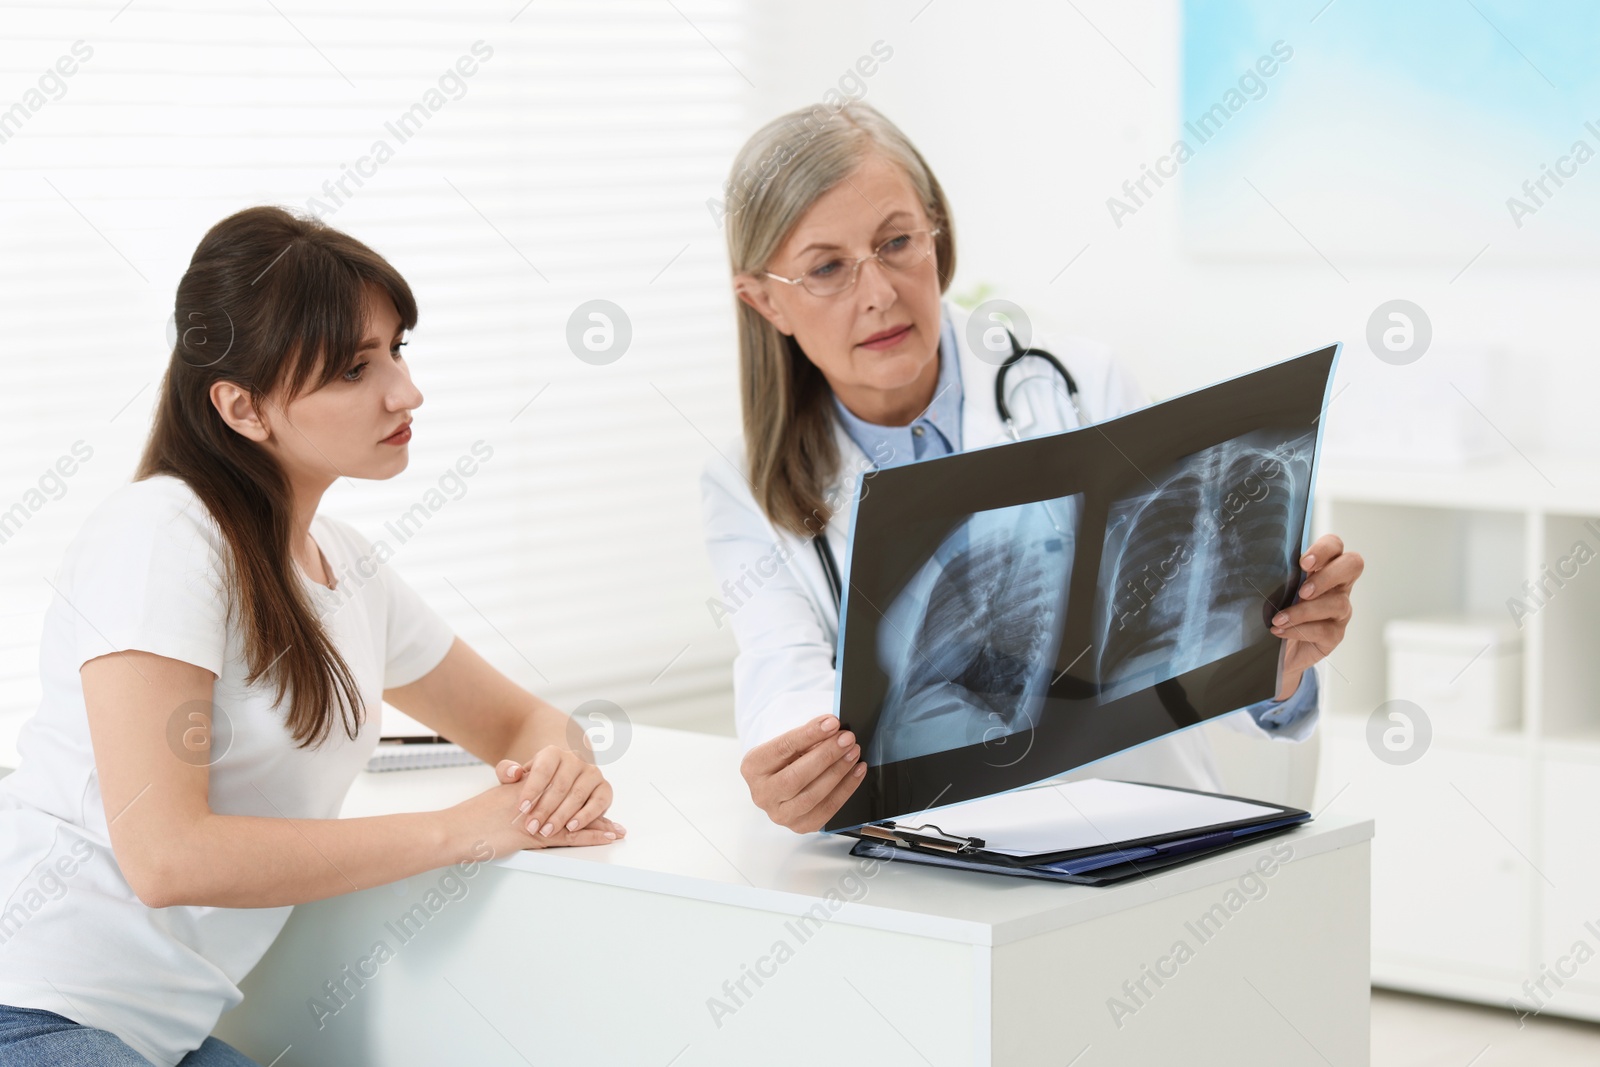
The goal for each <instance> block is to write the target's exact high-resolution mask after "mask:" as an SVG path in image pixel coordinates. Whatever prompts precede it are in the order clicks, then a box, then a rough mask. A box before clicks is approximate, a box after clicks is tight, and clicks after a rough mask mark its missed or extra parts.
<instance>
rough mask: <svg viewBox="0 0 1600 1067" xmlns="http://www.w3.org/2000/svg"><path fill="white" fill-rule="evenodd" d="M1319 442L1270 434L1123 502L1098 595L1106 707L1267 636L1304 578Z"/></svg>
mask: <svg viewBox="0 0 1600 1067" xmlns="http://www.w3.org/2000/svg"><path fill="white" fill-rule="evenodd" d="M1315 442H1316V435H1315V433H1314V432H1311V433H1306V434H1304V435H1301V436H1297V437H1295V438H1292V439H1285V436H1284V434H1283V433H1281V432H1274V431H1267V430H1258V431H1255V432H1253V433H1249V434H1246V435H1244V436H1242V437H1236V438H1234V439H1232V440H1230V441H1224V442H1222V443H1221V444H1218V445H1214V446H1212V447H1211V448H1207V449H1204V450H1202V451H1199V452H1195V453H1193V454H1191V455H1188V456H1185V457H1184V458H1183V459H1180V460H1178V461H1177V462H1176V463H1174V464H1173V465H1172V467H1170V468H1169V469H1168V470H1166V471H1165V472H1164V473H1163V474H1162V476H1160V477H1159V478H1157V479H1156V484H1155V485H1154V486H1149V485H1147V486H1146V490H1145V491H1143V492H1140V493H1138V494H1136V495H1133V496H1126V497H1123V498H1121V499H1119V500H1117V501H1116V502H1114V503H1113V504H1112V505H1111V508H1110V512H1109V514H1108V515H1107V517H1106V531H1105V540H1104V550H1103V552H1102V555H1101V558H1100V575H1099V581H1098V582H1097V583H1096V584H1097V592H1096V597H1095V605H1096V608H1095V621H1096V628H1097V631H1098V633H1099V635H1100V643H1099V650H1098V651H1099V665H1098V676H1099V681H1100V687H1101V690H1100V699H1101V702H1102V703H1105V702H1109V701H1112V700H1116V699H1117V698H1118V697H1121V696H1124V695H1126V694H1128V693H1131V692H1133V691H1135V690H1137V689H1143V688H1145V687H1148V686H1152V685H1156V684H1157V683H1160V682H1164V681H1166V680H1167V679H1169V678H1176V677H1178V676H1179V675H1181V674H1184V673H1185V672H1187V671H1190V670H1193V669H1195V668H1197V667H1200V666H1202V665H1204V664H1206V663H1209V662H1211V661H1213V660H1216V659H1220V658H1221V657H1223V656H1225V655H1227V654H1229V653H1230V652H1233V651H1235V650H1236V649H1239V648H1242V647H1244V646H1246V645H1248V644H1249V643H1250V642H1251V641H1253V640H1255V639H1256V638H1258V637H1259V636H1260V635H1261V633H1262V632H1263V630H1264V623H1265V620H1266V618H1267V617H1270V614H1271V612H1272V611H1275V610H1276V608H1275V607H1273V608H1269V607H1268V603H1269V602H1271V601H1275V602H1277V603H1278V605H1279V606H1282V600H1283V598H1284V596H1285V594H1286V592H1287V585H1288V583H1289V581H1290V580H1292V578H1293V577H1294V574H1293V572H1292V571H1289V570H1286V569H1285V561H1292V560H1294V559H1295V558H1296V557H1297V555H1298V553H1299V550H1300V545H1301V534H1302V532H1303V528H1304V526H1305V519H1306V515H1305V505H1306V501H1307V499H1308V486H1309V483H1310V481H1311V462H1312V454H1313V449H1314V446H1315Z"/></svg>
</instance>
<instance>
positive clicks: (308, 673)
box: [134, 207, 417, 748]
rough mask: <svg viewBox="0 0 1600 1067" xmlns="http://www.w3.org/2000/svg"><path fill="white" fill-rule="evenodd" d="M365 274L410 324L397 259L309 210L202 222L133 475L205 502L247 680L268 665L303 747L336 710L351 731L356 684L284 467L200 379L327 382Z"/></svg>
mask: <svg viewBox="0 0 1600 1067" xmlns="http://www.w3.org/2000/svg"><path fill="white" fill-rule="evenodd" d="M373 287H376V289H377V290H378V291H381V292H383V293H386V294H387V295H388V297H389V298H390V299H391V300H393V301H394V307H395V310H396V311H397V312H398V313H399V315H400V322H401V324H402V325H403V326H404V328H405V329H408V330H409V329H411V328H412V327H414V326H415V325H416V322H417V304H416V300H415V299H414V298H413V297H412V295H411V288H410V286H408V285H407V284H406V282H405V279H404V278H402V277H401V276H400V274H399V272H398V271H396V270H395V269H394V268H393V267H392V266H390V265H389V263H388V262H387V261H386V260H385V259H384V258H383V257H382V256H380V255H378V254H377V253H376V252H374V251H373V250H372V249H370V248H368V247H367V246H366V245H364V244H362V243H361V242H360V241H357V240H355V239H354V238H352V237H349V236H347V235H345V234H343V233H340V232H339V231H338V230H335V229H333V228H331V227H329V226H327V225H325V224H323V223H322V222H320V221H318V220H316V219H311V218H304V217H300V216H297V215H293V214H290V213H289V212H287V211H285V210H283V209H282V208H277V207H253V208H247V209H245V210H244V211H240V212H238V213H237V214H234V215H230V216H228V217H227V218H225V219H223V220H222V221H221V222H219V223H217V224H216V225H215V226H213V227H211V229H210V230H209V231H207V232H206V235H205V237H203V238H202V239H201V241H200V244H199V246H198V247H197V248H196V249H195V251H194V256H193V257H192V258H191V259H190V261H189V268H188V270H186V271H184V274H183V280H182V281H180V282H179V283H178V296H177V301H176V306H175V308H174V323H175V327H176V331H177V337H176V341H175V342H174V344H173V348H172V357H171V359H170V360H169V362H168V364H167V371H166V375H165V377H164V378H163V379H162V382H161V393H160V397H159V399H158V401H157V405H156V413H155V423H154V425H153V426H152V427H151V430H150V438H149V440H148V441H147V442H146V444H145V450H144V456H143V457H142V458H141V459H140V461H139V469H138V472H137V473H136V474H135V476H134V477H135V480H142V479H145V478H150V477H153V476H155V475H159V474H166V475H171V476H172V477H174V478H179V479H182V480H183V481H184V482H186V483H187V484H188V486H189V488H190V489H192V490H193V491H194V493H195V495H196V496H197V497H199V498H200V500H201V502H202V503H204V504H205V506H206V508H207V509H208V510H209V511H210V513H211V517H212V518H213V519H214V520H215V521H216V524H217V526H218V528H219V529H220V531H221V533H222V539H223V541H224V542H225V547H226V551H225V552H224V566H225V568H226V571H225V573H226V581H227V594H228V597H229V603H230V612H231V618H232V620H233V622H234V623H235V625H238V626H240V627H241V628H242V630H243V632H244V642H245V647H244V659H245V663H246V664H247V665H248V668H249V676H248V678H247V681H248V682H251V683H254V682H256V681H257V680H258V679H261V678H263V677H265V678H268V680H269V681H270V682H271V684H272V686H273V689H274V692H275V694H276V699H277V701H278V702H279V703H280V704H281V703H282V702H283V701H284V700H285V698H287V699H288V701H289V708H288V714H287V717H286V720H285V725H286V727H287V728H288V730H289V733H290V734H291V735H292V736H293V738H294V740H295V742H296V744H298V745H299V746H300V747H302V748H304V747H307V746H311V745H318V744H321V743H322V741H323V740H324V739H325V738H327V736H328V734H329V731H330V729H331V726H332V723H333V720H334V717H335V715H336V714H337V716H338V718H339V719H340V721H341V723H342V724H343V726H344V731H345V733H346V735H347V736H349V737H350V738H352V739H354V738H355V736H356V734H357V733H358V732H359V730H360V728H361V723H362V721H363V718H364V709H363V708H362V706H361V694H360V690H359V688H358V687H357V685H356V681H355V677H354V676H353V675H352V674H351V672H350V667H349V665H348V664H346V663H345V661H344V658H343V657H342V656H341V655H340V654H339V651H338V649H337V648H335V647H334V645H333V642H332V641H331V640H330V639H329V637H328V635H327V633H326V632H324V630H323V628H322V624H321V622H320V621H319V620H318V618H317V615H316V612H315V610H314V608H313V607H312V605H311V602H310V599H309V597H308V596H307V595H306V593H305V590H304V589H303V588H302V587H301V584H300V581H299V576H298V574H297V572H296V571H295V569H294V563H293V557H292V556H291V554H290V549H291V546H290V543H289V542H290V537H291V531H290V505H291V497H290V488H289V482H288V479H287V477H286V476H285V474H284V472H283V470H282V469H281V468H280V467H279V465H278V463H277V461H276V460H274V459H273V457H272V455H271V454H270V453H268V452H267V451H266V450H265V449H264V448H263V447H262V446H261V445H259V444H257V443H256V442H254V441H251V440H249V439H248V438H246V437H244V436H243V435H242V434H239V433H238V432H236V431H235V430H233V429H232V428H231V427H229V426H228V424H227V423H226V422H224V421H223V419H222V416H221V415H220V414H219V413H218V411H217V409H216V408H215V406H213V404H212V403H211V397H210V390H211V386H212V384H213V383H214V382H218V381H227V382H232V383H234V384H236V385H238V386H239V387H240V388H241V389H243V390H244V391H245V392H246V393H248V394H249V395H250V397H251V399H252V400H253V401H254V402H255V404H256V405H257V407H258V408H259V407H261V406H263V405H264V404H266V403H267V402H268V398H269V397H271V396H275V395H280V394H279V390H280V389H281V390H282V393H281V395H282V396H285V397H295V396H298V395H300V394H301V393H302V392H306V391H308V386H309V388H310V389H317V388H321V387H322V386H324V385H326V384H328V383H329V382H331V381H333V380H334V379H335V378H337V377H339V376H340V375H341V374H344V373H345V372H346V371H347V370H349V369H350V368H351V367H352V366H354V365H355V363H356V350H357V349H358V348H359V347H360V344H361V339H362V332H363V329H364V327H365V314H364V312H365V303H366V300H367V297H368V290H369V289H370V288H373ZM335 704H337V705H338V708H337V710H336V709H335Z"/></svg>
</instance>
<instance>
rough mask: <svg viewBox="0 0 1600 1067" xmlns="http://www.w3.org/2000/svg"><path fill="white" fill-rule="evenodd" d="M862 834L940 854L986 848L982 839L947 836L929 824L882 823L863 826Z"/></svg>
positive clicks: (956, 835)
mask: <svg viewBox="0 0 1600 1067" xmlns="http://www.w3.org/2000/svg"><path fill="white" fill-rule="evenodd" d="M861 833H862V835H863V836H866V837H873V838H877V839H878V840H880V841H888V842H890V843H894V844H906V845H921V846H922V847H923V848H931V849H937V850H938V851H940V852H953V853H962V852H976V851H978V850H979V849H980V848H982V847H983V846H984V840H983V838H981V837H962V836H960V835H959V834H947V833H945V832H944V831H943V830H941V829H939V827H937V826H935V825H933V824H932V823H928V824H927V825H925V826H900V825H897V824H896V823H893V822H886V823H880V824H877V825H873V826H863V827H862V828H861Z"/></svg>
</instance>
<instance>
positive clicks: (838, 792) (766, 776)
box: [739, 715, 867, 834]
mask: <svg viewBox="0 0 1600 1067" xmlns="http://www.w3.org/2000/svg"><path fill="white" fill-rule="evenodd" d="M866 772H867V765H866V763H864V762H862V760H861V746H860V745H858V744H856V739H855V735H854V734H852V733H851V732H850V731H848V730H844V731H841V730H840V729H839V720H838V718H837V717H835V716H833V715H823V716H820V717H818V718H815V719H812V720H811V721H810V722H808V723H806V724H805V725H804V726H797V727H795V728H794V729H793V730H790V731H789V732H788V733H783V734H779V735H778V736H777V737H774V738H773V739H772V740H770V741H766V742H763V743H762V744H759V745H757V746H756V747H755V748H752V749H751V750H750V751H749V752H747V753H745V757H744V762H742V763H741V764H740V765H739V773H740V774H742V775H744V780H745V783H746V784H747V785H749V786H750V799H751V800H753V801H755V802H756V806H757V807H758V808H760V809H761V810H762V811H764V812H766V813H767V817H768V818H770V819H771V820H772V821H773V822H775V823H777V824H778V825H779V826H787V827H788V828H789V829H791V830H793V831H794V832H795V833H797V834H809V833H811V832H813V831H815V830H820V829H822V827H823V826H825V825H827V822H828V820H829V819H831V818H833V816H834V813H835V812H837V811H838V810H839V809H840V808H841V807H843V806H844V802H845V801H846V800H848V799H850V794H852V793H854V792H855V791H856V787H857V786H858V785H860V784H861V779H862V776H863V775H865V774H866Z"/></svg>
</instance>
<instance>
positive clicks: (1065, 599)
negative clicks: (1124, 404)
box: [826, 345, 1338, 830]
mask: <svg viewBox="0 0 1600 1067" xmlns="http://www.w3.org/2000/svg"><path fill="white" fill-rule="evenodd" d="M1337 358H1338V346H1337V345H1335V346H1333V347H1331V348H1325V349H1323V350H1321V351H1319V352H1313V353H1310V354H1308V355H1304V356H1298V357H1296V358H1294V359H1291V360H1288V361H1286V362H1283V363H1279V364H1277V365H1275V366H1271V367H1267V368H1265V369H1263V370H1259V371H1255V372H1253V373H1250V374H1246V375H1243V376H1242V377H1239V378H1235V379H1233V380H1231V381H1227V382H1222V383H1220V384H1218V385H1213V386H1209V387H1207V388H1205V389H1201V390H1198V391H1196V392H1193V393H1189V394H1187V395H1185V396H1180V397H1177V398H1175V399H1172V400H1168V401H1166V402H1164V403H1161V404H1156V405H1152V406H1150V407H1147V408H1144V409H1142V410H1139V411H1134V412H1130V413H1129V414H1126V415H1123V416H1121V417H1119V418H1116V419H1112V420H1110V421H1108V422H1103V423H1097V424H1094V425H1091V426H1088V427H1086V428H1083V429H1077V430H1069V431H1067V432H1064V433H1058V434H1052V435H1049V436H1046V437H1039V438H1034V439H1031V440H1027V441H1020V442H1017V443H1014V444H1006V445H1000V446H996V447H994V448H981V449H975V450H973V451H970V452H964V453H960V454H957V455H953V456H946V457H944V458H941V459H936V460H928V461H924V462H921V463H912V464H907V465H905V466H900V467H892V468H889V469H887V470H882V471H874V472H871V473H868V474H867V475H865V476H864V477H863V479H862V482H861V486H860V489H859V498H858V501H857V504H856V507H855V512H854V516H853V519H852V527H851V533H850V545H851V547H850V557H849V580H848V582H847V583H846V589H845V596H844V606H843V611H842V623H841V627H840V633H839V657H838V662H839V677H838V689H837V693H836V699H837V701H838V709H839V716H840V719H841V720H842V722H843V724H844V726H845V727H846V728H847V729H850V730H853V731H855V733H856V735H857V736H858V737H859V738H860V739H861V744H862V752H863V754H864V757H865V759H866V761H867V764H868V768H869V769H868V773H867V776H866V778H865V779H864V780H863V782H862V784H861V786H860V788H858V789H857V790H856V792H855V794H854V795H853V796H852V797H851V798H850V800H849V801H847V802H846V803H845V805H844V807H843V808H841V809H840V811H839V812H838V814H837V815H835V816H834V818H833V819H832V820H831V821H830V822H829V824H828V826H827V827H826V829H828V830H842V829H850V828H853V827H855V826H859V825H861V824H863V823H868V822H879V821H882V820H884V819H894V818H898V817H900V816H903V815H907V814H910V813H914V812H919V811H923V810H926V809H928V808H930V807H933V806H935V805H942V804H951V803H955V802H957V801H962V800H969V799H972V798H974V797H981V796H987V795H989V794H992V793H999V792H1003V791H1005V790H1008V789H1014V788H1017V787H1019V786H1023V785H1027V784H1029V783H1031V782H1037V781H1041V780H1043V779H1045V778H1050V777H1053V776H1055V775H1058V774H1062V773H1065V772H1066V771H1069V770H1072V769H1073V768H1076V767H1081V766H1083V765H1084V764H1087V763H1092V762H1093V761H1095V760H1098V759H1102V758H1104V757H1106V756H1110V755H1113V754H1115V753H1117V752H1121V751H1124V750H1126V749H1129V748H1133V747H1135V746H1137V745H1141V744H1144V743H1146V742H1149V741H1153V740H1155V739H1156V738H1159V737H1161V736H1163V735H1165V734H1169V733H1172V732H1174V731H1176V730H1182V729H1185V728H1187V727H1191V726H1195V725H1197V724H1199V723H1201V722H1203V721H1205V720H1206V719H1210V718H1213V717H1215V716H1217V715H1224V714H1227V713H1228V712H1231V711H1237V710H1239V709H1241V708H1245V707H1247V706H1249V705H1251V704H1254V703H1257V702H1258V701H1262V700H1267V699H1270V698H1272V697H1273V696H1275V695H1276V693H1277V689H1278V683H1279V681H1280V678H1281V671H1282V665H1281V662H1280V657H1281V654H1282V647H1283V642H1282V641H1281V640H1280V639H1278V638H1277V637H1274V636H1273V635H1272V633H1271V631H1270V629H1269V625H1270V620H1271V618H1272V616H1273V615H1275V614H1277V612H1278V611H1280V610H1282V609H1283V608H1285V607H1287V606H1288V605H1289V604H1292V603H1293V602H1294V598H1295V594H1296V592H1297V591H1298V589H1299V585H1300V580H1301V578H1302V577H1303V575H1302V574H1301V571H1300V569H1299V559H1300V556H1301V555H1302V554H1303V553H1304V551H1305V550H1306V548H1308V547H1309V545H1310V530H1309V518H1310V506H1311V491H1312V485H1313V482H1314V480H1315V476H1316V469H1317V449H1318V444H1319V442H1320V440H1321V430H1322V415H1323V412H1324V411H1325V409H1326V405H1327V399H1328V389H1329V385H1330V382H1331V380H1332V377H1333V369H1334V365H1335V362H1336V360H1337Z"/></svg>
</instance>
